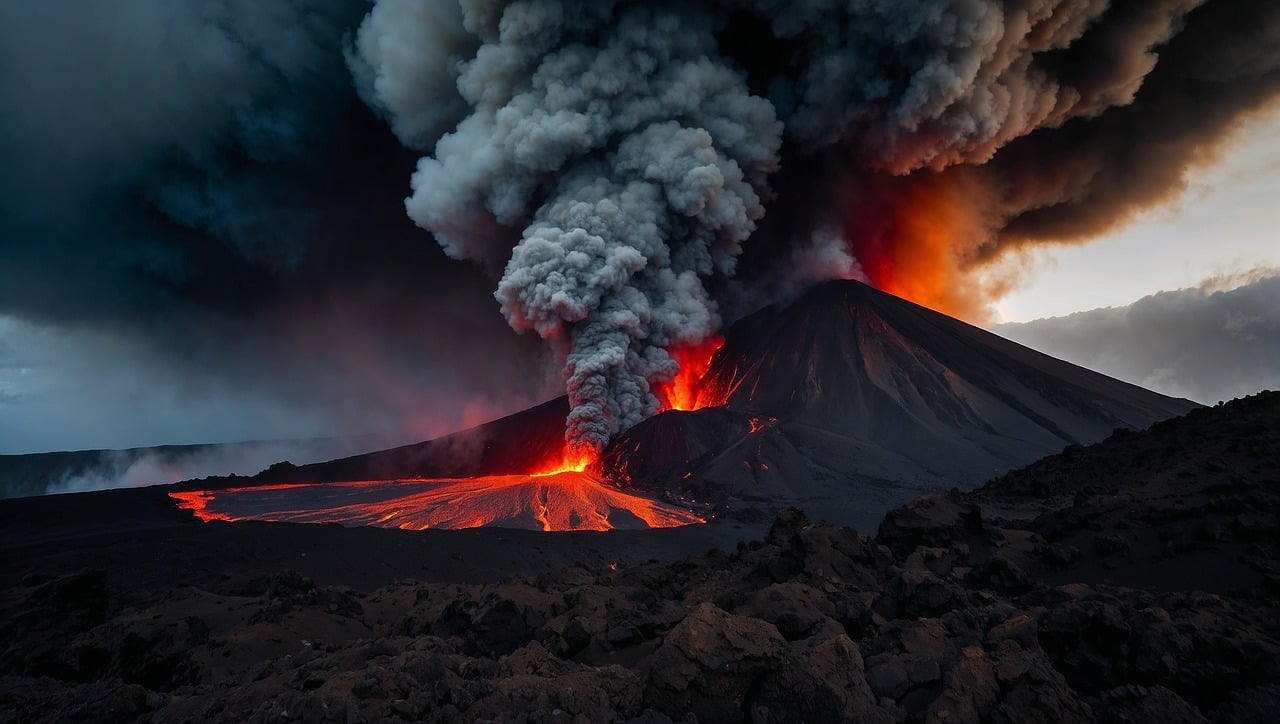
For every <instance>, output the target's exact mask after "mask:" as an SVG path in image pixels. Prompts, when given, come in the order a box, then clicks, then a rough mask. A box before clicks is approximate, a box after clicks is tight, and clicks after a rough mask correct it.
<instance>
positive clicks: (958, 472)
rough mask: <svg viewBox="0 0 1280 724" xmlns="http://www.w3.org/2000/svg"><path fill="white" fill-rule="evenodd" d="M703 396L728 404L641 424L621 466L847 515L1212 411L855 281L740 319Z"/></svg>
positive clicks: (618, 448)
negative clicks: (1118, 432)
mask: <svg viewBox="0 0 1280 724" xmlns="http://www.w3.org/2000/svg"><path fill="white" fill-rule="evenodd" d="M698 395H699V399H700V401H701V402H703V403H706V402H708V401H709V402H712V403H719V404H718V406H717V407H714V408H710V409H702V410H695V411H692V412H679V411H672V412H667V413H664V414H661V415H658V416H656V417H654V418H651V419H649V420H646V421H645V422H642V423H640V424H639V425H637V426H635V427H633V428H632V429H631V430H629V431H627V432H626V433H625V434H624V435H622V436H621V438H620V439H619V440H618V441H617V442H616V443H615V444H614V445H612V446H611V447H610V449H609V450H608V451H607V454H606V456H605V459H604V462H603V468H604V470H605V473H606V475H607V476H609V477H612V478H614V479H617V480H626V481H629V482H630V484H632V485H634V486H636V487H638V488H642V489H648V490H655V491H664V492H667V493H673V494H675V493H679V494H687V493H694V494H698V495H703V496H708V495H710V496H716V495H719V496H725V497H737V498H741V499H753V498H764V499H768V500H772V501H787V502H789V503H792V504H797V505H801V506H802V507H805V508H806V509H808V510H809V511H810V512H811V513H813V512H815V511H817V512H820V513H821V514H823V515H826V516H828V517H834V519H837V520H843V521H846V522H848V521H857V520H858V518H859V511H862V510H870V509H875V508H879V509H880V510H881V512H882V511H883V509H884V505H883V504H884V502H886V501H890V502H893V503H894V504H897V503H900V502H902V501H903V500H905V499H906V497H909V495H910V494H911V492H919V491H920V490H928V489H933V490H937V489H947V488H950V487H953V486H959V487H968V486H972V485H975V484H977V483H979V482H981V481H983V480H986V479H988V478H990V477H992V476H994V475H997V474H999V473H1001V472H1003V471H1005V470H1008V469H1010V468H1012V467H1015V466H1018V465H1023V464H1026V463H1029V462H1031V461H1032V460H1035V459H1037V458H1040V457H1042V456H1044V455H1046V454H1049V453H1052V452H1056V451H1058V450H1061V449H1062V448H1063V447H1064V446H1066V445H1070V444H1081V443H1091V442H1096V441H1098V440H1101V439H1103V438H1104V437H1106V436H1107V435H1108V434H1110V433H1111V432H1112V431H1113V430H1114V429H1116V428H1118V427H1123V428H1130V429H1142V428H1145V427H1147V426H1149V425H1150V424H1152V423H1153V422H1156V421H1158V420H1163V419H1166V418H1169V417H1173V416H1176V415H1180V414H1183V413H1185V412H1187V411H1189V410H1192V409H1195V408H1196V407H1199V405H1198V404H1197V403H1194V402H1192V401H1190V400H1182V399H1174V398H1170V397H1166V396H1164V395H1160V394H1157V393H1155V392H1151V391H1150V390H1146V389H1143V388H1141V387H1137V386H1135V385H1131V384H1129V383H1126V382H1121V381H1119V380H1116V379H1114V378H1111V377H1107V376H1105V375H1101V374H1098V373H1096V372H1092V371H1090V370H1087V369H1084V368H1082V367H1078V366H1076V365H1073V364H1070V363H1068V362H1064V361H1062V360H1058V359H1054V358H1052V357H1049V356H1047V355H1044V354H1041V353H1039V352H1036V351H1035V350H1032V349H1028V348H1027V347H1023V346H1021V345H1019V344H1016V343H1014V342H1010V341H1009V340H1006V339H1003V338H1001V337H998V336H996V335H994V334H991V333H989V332H986V331H984V330H982V329H979V328H977V327H974V326H972V325H969V324H965V323H964V322H960V321H958V320H956V319H953V318H951V317H947V316H946V315H943V314H939V313H937V312H934V311H932V310H929V309H926V308H924V307H921V306H919V305H916V304H913V303H911V302H908V301H906V300H903V299H900V298H898V297H894V296H892V295H889V294H886V293H884V292H880V291H877V290H875V289H872V288H871V287H868V286H866V285H864V284H861V283H858V282H853V281H840V282H829V283H826V284H823V285H820V286H818V287H815V288H814V289H812V290H810V291H809V292H807V293H806V294H804V295H803V296H801V297H800V298H799V299H797V300H795V301H794V302H792V303H790V304H786V305H779V306H774V307H769V308H766V309H764V310H762V311H760V312H757V313H756V314H753V315H751V316H749V317H746V318H744V319H743V320H741V321H739V322H738V323H737V324H735V325H733V326H732V327H731V328H730V329H729V330H728V332H727V333H726V335H725V343H724V346H723V347H722V348H721V349H720V350H719V351H718V352H716V354H715V356H714V357H713V359H712V361H711V364H710V367H709V368H708V370H707V372H706V374H705V375H704V376H703V378H702V380H701V381H700V383H699V386H698ZM841 509H843V510H844V511H845V513H846V514H841V513H840V512H839V511H840V510H841ZM873 524H874V523H873Z"/></svg>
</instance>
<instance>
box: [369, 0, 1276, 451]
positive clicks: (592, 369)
mask: <svg viewBox="0 0 1280 724" xmlns="http://www.w3.org/2000/svg"><path fill="white" fill-rule="evenodd" d="M1202 6H1203V7H1202ZM1278 18H1280V11H1278V10H1276V9H1275V7H1274V5H1273V4H1270V3H1264V2H1227V0H1216V1H1210V2H1205V0H1156V1H1144V2H1137V1H1136V0H1135V1H1131V2H1124V1H1123V0H1117V1H1115V2H1106V1H1105V0H1057V1H1055V0H1005V1H1003V2H1000V1H995V0H902V1H896V0H895V1H894V2H888V1H883V2H846V1H841V0H800V1H795V0H741V1H739V2H728V1H727V0H720V1H716V0H703V1H702V2H694V1H688V0H686V1H683V2H627V1H624V0H517V1H515V2H498V1H495V0H461V1H460V2H459V3H458V4H457V5H456V7H455V5H454V4H453V3H442V2H433V1H432V0H419V1H417V2H415V1H413V0H382V1H381V2H379V3H378V4H377V5H376V6H375V8H374V9H373V11H372V12H371V13H370V14H369V16H368V17H367V19H366V20H365V21H364V23H363V24H362V26H361V28H360V31H359V33H358V36H357V40H356V43H355V44H354V47H353V48H352V50H351V52H350V53H349V58H348V60H349V63H350V65H351V67H352V70H353V74H354V76H355V77H356V79H357V81H358V84H359V87H360V89H361V94H362V97H364V98H365V99H366V100H367V101H368V102H369V103H370V104H371V105H372V106H373V107H374V108H375V109H376V110H377V111H378V112H380V113H381V114H382V115H383V116H384V117H385V118H386V119H387V120H388V121H389V123H390V125H391V127H392V129H393V130H394V131H395V132H396V134H397V136H398V137H399V138H400V139H401V140H402V142H404V143H405V144H406V145H408V146H411V147H414V148H418V149H421V150H423V151H425V152H427V154H428V155H426V156H424V157H423V158H421V160H420V161H419V163H418V166H417V170H416V172H415V173H414V174H413V177H412V195H411V196H410V197H409V198H408V200H407V202H406V208H407V211H408V214H409V216H410V217H411V218H412V219H413V220H414V221H415V222H416V223H417V224H418V225H420V226H421V227H423V228H425V229H427V230H429V231H431V232H432V233H433V234H434V236H435V239H436V240H437V241H438V242H439V244H440V245H441V246H442V247H443V249H444V250H445V251H446V253H447V254H448V255H449V256H451V257H453V258H456V259H465V260H473V261H476V262H479V263H480V264H482V265H484V266H486V267H487V268H490V269H491V270H493V271H494V273H495V275H496V274H497V271H498V270H499V269H501V270H502V271H501V275H500V280H499V281H498V284H497V291H496V293H495V296H496V298H497V300H498V302H499V304H500V307H501V311H502V313H503V314H504V315H505V316H506V318H507V321H508V322H509V324H510V325H511V327H512V328H514V329H516V330H518V331H534V332H536V333H537V334H539V335H540V336H541V337H543V338H544V339H547V340H550V341H551V342H552V343H553V344H554V345H556V346H557V348H558V349H560V350H561V351H562V353H563V355H564V359H565V365H564V374H565V379H566V381H567V386H568V392H569V397H570V402H571V409H572V412H571V414H570V416H569V420H568V429H567V433H566V434H567V439H568V441H569V443H570V445H571V447H576V448H579V449H582V450H584V451H586V452H587V453H594V452H597V451H599V450H600V449H601V448H602V447H603V446H604V445H606V444H607V443H608V441H609V440H610V438H611V437H612V436H613V435H615V434H616V433H617V432H618V431H620V430H622V429H625V428H627V427H629V426H630V425H633V424H635V423H636V422H638V421H639V420H641V419H643V418H645V417H647V416H649V415H652V414H654V413H655V412H656V411H657V409H658V403H657V399H656V398H655V396H654V393H653V389H654V386H655V385H657V384H661V383H663V382H665V381H667V380H669V379H671V377H672V376H673V375H674V374H675V372H676V371H677V369H678V367H677V365H676V363H675V362H673V360H672V358H671V356H670V355H669V354H668V352H667V350H668V349H670V348H672V347H675V346H680V345H685V344H691V343H694V342H697V341H699V340H701V339H703V338H705V337H706V336H708V335H709V334H710V333H712V332H713V331H715V329H716V328H717V327H718V326H719V325H720V323H721V318H722V315H723V314H725V312H726V309H725V307H731V308H732V309H729V310H728V311H729V312H731V313H737V312H739V311H741V309H742V308H744V307H746V306H749V305H750V304H751V303H756V304H758V303H759V302H760V301H762V297H767V294H768V293H769V292H768V290H769V289H775V290H776V289H777V288H779V287H780V286H783V285H784V283H783V282H782V281H780V280H783V279H788V280H791V281H790V282H788V283H794V278H795V276H796V273H797V272H796V271H795V269H794V267H795V266H797V262H798V261H803V264H801V266H803V267H804V268H806V269H821V270H825V271H823V272H817V273H826V274H839V275H845V276H861V275H863V274H865V276H866V277H867V278H869V279H870V280H871V281H872V282H873V283H876V284H877V285H878V286H881V287H883V288H886V289H888V290H890V291H895V292H897V293H900V294H904V295H905V296H908V297H911V298H914V299H917V300H919V301H923V302H925V303H929V304H932V305H933V306H936V307H939V308H942V309H944V311H952V312H959V313H965V314H968V315H970V316H975V315H979V314H981V311H982V308H983V302H982V297H981V296H980V293H979V290H978V289H976V288H975V283H974V282H973V281H972V279H970V278H969V277H970V275H969V271H971V270H972V269H973V268H974V267H975V265H979V264H981V263H983V262H988V261H990V260H993V259H996V258H998V257H1000V256H1001V255H1002V254H1003V253H1004V252H1005V251H1007V250H1008V249H1010V248H1015V247H1017V246H1019V245H1021V244H1024V243H1028V242H1033V241H1039V240H1063V239H1072V238H1082V237H1084V236H1086V235H1088V234H1089V233H1096V232H1097V231H1099V230H1101V229H1102V228H1105V227H1106V226H1107V225H1109V224H1112V223H1116V222H1117V221H1120V220H1123V218H1124V217H1126V216H1127V215H1128V214H1131V213H1133V211H1134V210H1136V209H1137V208H1140V207H1142V206H1144V205H1149V204H1150V203H1154V202H1155V201H1158V200H1159V199H1161V198H1164V197H1165V196H1167V195H1168V194H1169V193H1171V192H1172V191H1174V190H1176V189H1177V188H1178V187H1179V186H1180V184H1181V183H1182V179H1183V176H1184V174H1185V171H1186V169H1187V168H1188V167H1189V166H1190V165H1191V164H1193V163H1194V162H1196V161H1197V160H1203V158H1204V157H1206V155H1207V150H1208V149H1211V148H1212V146H1213V145H1214V143H1216V142H1217V141H1219V140H1220V139H1221V138H1223V137H1225V136H1226V135H1228V134H1229V132H1230V130H1231V129H1232V128H1233V127H1234V126H1235V125H1236V124H1237V123H1238V122H1239V121H1240V119H1241V118H1244V117H1246V116H1247V115H1248V114H1249V113H1250V112H1252V111H1255V110H1257V109H1260V108H1262V107H1264V106H1265V105H1266V104H1267V103H1269V102H1270V101H1271V100H1272V99H1274V98H1275V97H1276V95H1277V66H1278V65H1280V53H1277V52H1276V46H1275V44H1274V39H1275V38H1276V35H1277V30H1278V29H1280V20H1278ZM1172 45H1177V46H1180V47H1178V48H1177V53H1176V54H1175V53H1173V52H1172V51H1170V55H1171V56H1175V58H1174V60H1172V61H1169V62H1167V63H1166V62H1164V61H1162V60H1161V55H1162V51H1164V50H1166V49H1167V47H1168V46H1172ZM1189 88H1194V89H1196V90H1198V91H1199V92H1200V93H1201V94H1202V96H1201V97H1206V96H1207V97H1210V98H1212V100H1213V105H1212V107H1204V106H1203V105H1202V104H1201V103H1200V102H1199V101H1198V100H1196V98H1197V95H1196V94H1195V93H1189V92H1188V89H1189ZM450 121H455V122H456V124H455V125H453V126H450ZM445 131H447V132H445ZM1148 140H1149V141H1150V143H1147V141H1148ZM1113 159H1114V160H1119V161H1120V162H1121V163H1119V164H1115V163H1113ZM771 177H772V182H773V185H774V188H772V189H771V188H770V183H771ZM766 207H768V209H769V214H770V218H769V220H768V221H769V223H764V222H762V220H763V219H765V211H766ZM762 223H764V226H763V227H761V224H762ZM758 227H760V228H759V229H758ZM833 230H837V231H835V232H834V233H833ZM833 240H836V241H838V242H840V243H839V244H834V245H833V243H832V242H833ZM840 245H843V249H841V248H838V247H839V246H840ZM744 249H745V253H744ZM815 260H822V263H813V262H814V261H815ZM827 262H836V263H827ZM735 277H736V278H735Z"/></svg>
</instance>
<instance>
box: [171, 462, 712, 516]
mask: <svg viewBox="0 0 1280 724" xmlns="http://www.w3.org/2000/svg"><path fill="white" fill-rule="evenodd" d="M170 497H173V498H174V499H176V500H178V501H179V505H178V507H179V508H182V509H184V510H190V511H191V512H192V513H193V514H194V515H195V516H196V517H198V518H200V519H201V520H204V521H206V522H207V521H210V520H223V521H243V520H262V521H277V522H278V521H288V522H295V523H341V524H343V525H373V526H380V527H384V528H403V529H408V530H423V529H427V528H446V529H455V528H476V527H480V526H494V527H502V528H526V529H531V530H544V531H556V530H612V529H642V528H671V527H675V526H681V525H689V524H692V523H702V522H705V521H704V520H703V519H702V518H700V517H698V516H697V515H694V514H693V513H691V512H689V511H687V510H684V509H683V508H678V507H676V506H673V505H668V504H666V503H663V502H660V501H657V500H652V499H649V498H644V497H641V496H638V495H632V494H630V493H626V492H623V491H621V490H618V489H617V488H614V487H612V486H610V485H608V484H606V483H605V482H603V481H602V480H600V479H599V478H597V477H595V476H593V475H591V474H590V473H586V472H581V471H574V470H569V471H561V472H547V473H541V474H535V475H489V476H481V477H473V478H454V479H408V480H365V481H356V482H345V483H298V484H286V485H266V486H259V487H247V488H228V489H225V490H200V491H190V492H179V493H170Z"/></svg>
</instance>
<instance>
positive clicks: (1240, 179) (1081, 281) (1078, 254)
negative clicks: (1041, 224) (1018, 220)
mask: <svg viewBox="0 0 1280 724" xmlns="http://www.w3.org/2000/svg"><path fill="white" fill-rule="evenodd" d="M1277 200H1280V110H1277V111H1274V112H1271V113H1269V114H1264V115H1263V116H1262V117H1261V118H1259V119H1257V120H1255V121H1253V122H1252V123H1250V124H1249V125H1247V126H1246V127H1244V128H1242V129H1240V131H1239V132H1238V133H1237V135H1236V137H1235V138H1234V139H1232V141H1231V142H1230V145H1229V147H1228V148H1226V149H1225V150H1224V152H1223V153H1222V154H1221V156H1220V157H1219V158H1217V159H1215V160H1213V161H1211V162H1210V163H1208V164H1207V165H1206V166H1205V167H1203V168H1201V169H1198V170H1197V172H1196V173H1195V175H1194V176H1193V177H1192V178H1191V180H1190V182H1189V184H1188V187H1187V189H1186V190H1185V191H1184V192H1183V193H1181V194H1179V195H1178V196H1177V197H1176V198H1174V199H1171V200H1170V201H1168V202H1167V203H1165V204H1162V205H1160V206H1157V207H1156V208H1153V209H1150V210H1148V211H1145V212H1143V213H1141V214H1139V215H1138V216H1137V218H1135V219H1134V220H1133V221H1132V222H1131V223H1129V224H1128V225H1126V226H1124V227H1122V228H1120V229H1116V230H1115V231H1113V232H1110V233H1107V234H1103V235H1101V236H1098V237H1096V238H1093V239H1090V240H1089V241H1087V242H1085V243H1082V244H1077V245H1071V246H1062V247H1037V248H1034V249H1032V250H1029V251H1028V252H1027V257H1028V258H1027V259H1026V260H1025V262H1024V263H1025V264H1026V267H1027V271H1026V272H1025V278H1026V283H1025V285H1024V286H1022V288H1020V289H1018V290H1016V291H1014V292H1012V293H1010V294H1008V295H1006V296H1004V297H1002V298H1001V299H1000V300H999V301H997V302H996V305H995V307H996V311H997V314H998V321H1001V322H1027V321H1030V320H1032V319H1039V318H1043V317H1058V316H1063V315H1067V314H1071V313H1073V312H1080V311H1084V310H1088V309H1096V308H1099V307H1115V306H1123V305H1127V304H1132V303H1133V302H1135V301H1137V300H1138V299H1140V298H1142V297H1145V296H1148V295H1150V294H1154V293H1156V292H1159V291H1169V290H1174V289H1187V288H1192V287H1198V286H1199V285H1200V284H1202V283H1203V282H1204V281H1205V280H1207V279H1210V278H1212V277H1230V276H1231V275H1234V274H1239V273H1240V272H1247V271H1250V270H1253V269H1260V268H1272V269H1280V203H1277Z"/></svg>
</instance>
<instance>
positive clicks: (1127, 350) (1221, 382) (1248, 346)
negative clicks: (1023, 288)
mask: <svg viewBox="0 0 1280 724" xmlns="http://www.w3.org/2000/svg"><path fill="white" fill-rule="evenodd" d="M1237 285H1239V286H1237ZM1223 286H1226V287H1227V288H1226V289H1223V288H1222V287H1223ZM994 331H995V332H997V333H998V334H1000V335H1003V336H1005V337H1008V338H1010V339H1012V340H1014V341H1017V342H1021V343H1023V344H1026V345H1030V346H1032V347H1034V348H1036V349H1039V350H1043V351H1044V352H1046V353H1048V354H1051V355H1054V356H1055V357H1061V358H1062V359H1065V360H1068V361H1071V362H1075V363H1076V364H1080V365H1083V366H1085V367H1089V368H1091V369H1095V370H1099V371H1101V372H1104V373H1106V374H1109V375H1112V376H1114V377H1118V378H1120V379H1123V380H1127V381H1129V382H1133V383H1135V384H1139V385H1142V386H1144V387H1148V388H1150V389H1153V390H1157V391H1159V392H1163V393H1165V394H1168V395H1174V396H1178V397H1187V398H1190V399H1192V400H1196V401H1197V402H1202V403H1206V404H1213V403H1214V402H1217V401H1219V400H1230V399H1233V398H1236V397H1241V396H1244V395H1251V394H1253V393H1255V392H1258V391H1259V390H1263V389H1272V390H1275V389H1280V270H1275V269H1263V270H1259V271H1257V272H1254V273H1252V274H1248V275H1244V276H1243V277H1240V276H1236V277H1228V278H1216V279H1210V280H1208V281H1206V282H1205V283H1204V284H1202V285H1201V286H1199V287H1197V288H1193V289H1182V290H1178V291H1172V292H1160V293H1159V294H1153V295H1151V296H1149V297H1144V298H1143V299H1140V300H1138V301H1137V302H1134V303H1133V304H1131V305H1129V306H1126V307H1108V308H1105V309H1095V310H1093V311H1089V312H1079V313H1076V314H1072V315H1069V316H1066V317H1053V318H1050V319H1038V320H1035V321H1033V322H1026V323H1023V324H1005V325H1000V326H997V327H995V328H994Z"/></svg>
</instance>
